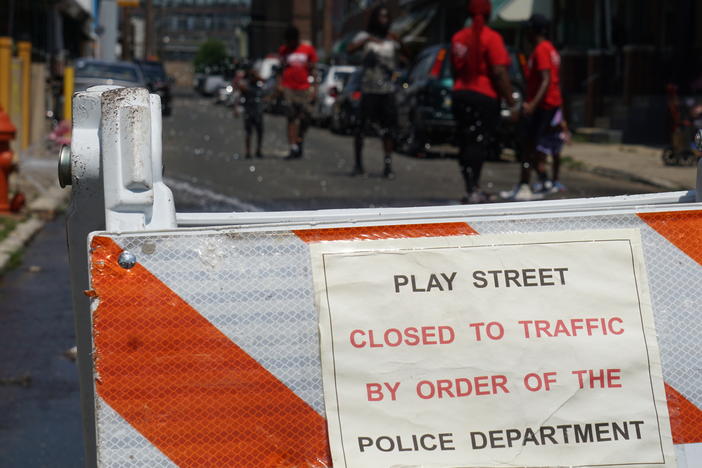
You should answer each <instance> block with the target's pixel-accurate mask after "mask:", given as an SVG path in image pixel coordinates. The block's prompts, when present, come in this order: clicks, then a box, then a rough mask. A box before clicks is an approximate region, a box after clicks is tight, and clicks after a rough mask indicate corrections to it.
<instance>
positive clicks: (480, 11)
mask: <svg viewBox="0 0 702 468" xmlns="http://www.w3.org/2000/svg"><path fill="white" fill-rule="evenodd" d="M490 13H492V3H491V2H490V0H469V1H468V14H469V15H470V16H472V17H475V16H482V17H484V18H488V17H489V16H490ZM488 19H489V18H488Z"/></svg>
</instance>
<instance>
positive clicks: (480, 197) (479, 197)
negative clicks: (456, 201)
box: [461, 190, 491, 205]
mask: <svg viewBox="0 0 702 468" xmlns="http://www.w3.org/2000/svg"><path fill="white" fill-rule="evenodd" d="M489 201H491V200H490V196H488V194H487V193H485V192H483V191H482V190H473V191H472V192H470V193H468V194H466V195H464V196H463V198H462V199H461V203H463V204H464V205H468V204H470V205H473V204H477V203H487V202H489Z"/></svg>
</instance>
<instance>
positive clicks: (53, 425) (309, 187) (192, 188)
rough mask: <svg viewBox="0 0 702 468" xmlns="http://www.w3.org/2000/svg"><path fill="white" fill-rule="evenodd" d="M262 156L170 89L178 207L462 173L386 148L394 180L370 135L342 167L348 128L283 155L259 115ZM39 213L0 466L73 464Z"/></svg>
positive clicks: (312, 137) (6, 373)
mask: <svg viewBox="0 0 702 468" xmlns="http://www.w3.org/2000/svg"><path fill="white" fill-rule="evenodd" d="M265 125H266V137H265V140H264V147H263V152H264V158H263V159H251V160H247V159H244V157H243V124H242V122H241V120H240V119H235V118H234V117H233V115H232V111H231V109H227V108H224V107H221V106H216V105H214V104H213V103H212V101H211V99H204V98H201V97H196V96H195V95H193V94H186V95H183V96H178V99H177V100H176V101H175V107H174V113H173V116H171V117H168V118H166V119H164V133H163V140H164V145H163V147H164V161H165V176H166V178H167V183H168V184H169V185H170V186H171V188H172V189H173V191H174V194H175V196H176V203H177V207H178V209H179V210H181V211H185V210H190V211H192V210H197V211H232V210H235V211H242V210H287V209H322V208H343V207H370V206H375V207H378V206H411V205H445V204H456V203H458V200H460V198H461V196H462V181H461V177H460V174H459V172H458V165H457V163H456V161H455V160H453V159H450V158H445V159H441V158H438V159H416V158H410V157H407V156H401V155H398V156H396V157H395V170H396V173H397V178H396V179H395V180H391V181H388V180H384V179H383V178H381V177H380V173H381V170H382V157H381V151H380V142H379V141H378V140H377V139H371V140H369V141H368V142H367V145H366V148H367V152H366V156H367V157H366V167H367V169H368V171H369V175H368V176H366V177H350V176H349V173H350V171H351V167H352V163H353V152H352V141H351V138H350V137H346V136H338V135H333V134H331V133H329V132H328V131H327V130H324V129H319V128H313V129H311V130H310V132H309V135H308V139H307V142H306V145H305V157H304V158H303V159H302V160H296V161H285V160H283V157H284V156H285V155H286V153H287V148H286V142H285V139H284V135H285V133H284V131H285V122H284V119H283V118H282V117H280V116H269V115H267V116H266V120H265ZM517 171H518V166H517V164H516V163H514V162H509V161H507V162H490V163H488V164H487V165H486V168H485V170H484V176H483V186H484V187H485V188H486V189H488V190H490V191H493V192H496V191H498V190H504V189H508V188H509V187H510V186H511V185H512V184H513V183H514V181H515V178H516V176H517ZM562 179H563V182H564V183H565V184H566V185H567V186H568V187H569V189H570V190H569V191H568V192H565V193H564V194H563V196H569V197H588V196H602V195H615V194H630V193H644V192H650V191H652V189H651V188H649V187H647V186H645V185H640V184H636V183H630V182H624V181H618V180H614V179H608V178H603V177H600V176H596V175H593V174H589V173H585V172H578V171H570V170H567V169H566V170H564V172H563V177H562ZM64 223H65V219H64V218H63V217H60V218H59V219H57V220H55V221H53V222H51V223H49V224H48V225H47V226H46V228H45V229H44V230H43V231H42V232H41V233H40V234H39V235H38V236H37V237H36V238H35V239H34V241H33V242H32V243H31V244H30V245H29V246H28V247H27V249H26V251H25V253H24V259H23V262H22V264H21V265H20V266H19V267H17V268H16V269H15V270H13V271H10V272H8V273H6V274H5V275H4V276H2V277H0V302H1V303H2V307H1V308H0V350H1V351H0V466H2V467H6V466H7V467H16V466H17V467H19V466H21V467H56V468H63V467H66V468H70V467H79V466H82V464H83V442H82V433H81V427H80V414H79V393H78V392H79V389H78V381H77V370H76V367H75V363H74V362H73V361H71V360H70V359H69V358H68V357H67V356H66V355H65V354H64V353H65V351H66V350H68V349H69V348H71V347H72V346H73V345H74V343H75V339H74V332H73V312H72V310H71V298H70V285H69V279H68V278H69V276H68V264H67V255H66V241H65V230H64Z"/></svg>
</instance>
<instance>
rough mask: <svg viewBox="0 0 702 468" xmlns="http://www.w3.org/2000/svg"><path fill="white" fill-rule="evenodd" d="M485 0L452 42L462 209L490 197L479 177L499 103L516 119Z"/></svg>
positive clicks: (475, 2) (503, 54) (476, 3)
mask: <svg viewBox="0 0 702 468" xmlns="http://www.w3.org/2000/svg"><path fill="white" fill-rule="evenodd" d="M491 10H492V5H491V4H490V1H489V0H471V1H470V2H468V13H469V14H470V16H471V17H472V18H473V23H472V25H471V26H470V27H468V28H463V29H461V30H460V31H458V32H457V33H456V34H454V36H453V38H452V39H451V61H452V63H453V73H454V84H453V93H452V102H453V105H452V110H453V115H454V118H455V119H456V128H457V134H458V138H459V140H458V145H459V156H458V158H459V163H460V165H461V173H462V175H463V180H464V182H465V186H466V195H465V197H464V199H463V201H464V202H465V203H483V202H486V201H489V197H488V196H487V195H486V194H485V193H484V192H483V191H482V190H480V186H479V182H480V171H481V169H482V167H483V163H484V162H485V159H486V158H487V155H488V151H489V150H488V148H489V146H490V144H491V142H492V140H493V139H494V138H495V131H496V128H497V125H498V123H499V119H500V101H499V99H498V96H499V97H502V98H503V99H504V100H505V101H506V102H507V104H508V105H509V106H510V108H511V109H512V114H513V115H516V113H517V111H516V109H515V108H514V106H515V102H514V97H513V96H512V84H511V83H510V80H509V75H508V74H507V66H508V65H509V63H510V58H509V54H508V53H507V49H506V48H505V44H504V41H503V40H502V36H500V34H499V33H497V32H496V31H494V30H492V29H490V28H489V27H488V26H487V25H486V24H485V23H486V20H488V19H489V18H490V12H491Z"/></svg>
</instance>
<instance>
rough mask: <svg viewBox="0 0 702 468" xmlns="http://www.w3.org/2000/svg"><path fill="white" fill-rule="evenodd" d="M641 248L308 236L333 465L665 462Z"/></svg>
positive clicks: (579, 239)
mask: <svg viewBox="0 0 702 468" xmlns="http://www.w3.org/2000/svg"><path fill="white" fill-rule="evenodd" d="M640 242H641V241H640V238H639V233H638V231H635V230H612V231H581V232H578V233H540V234H528V235H524V234H519V235H500V236H461V237H442V238H425V239H399V240H376V241H349V242H332V243H321V244H316V245H313V246H312V247H311V248H312V259H313V262H312V263H313V268H314V278H315V288H316V292H317V303H318V307H319V312H320V330H321V348H322V349H321V351H322V365H323V373H324V387H325V388H324V392H325V403H326V412H327V421H328V426H329V437H330V444H331V450H332V457H333V462H334V467H335V468H340V467H349V468H376V467H378V468H380V467H411V466H422V467H430V466H431V467H515V466H524V467H544V466H627V467H649V466H650V467H653V466H656V467H661V466H663V467H674V466H676V464H675V459H674V455H673V453H674V452H673V450H672V442H671V436H670V427H669V422H668V414H667V407H666V404H665V393H664V387H663V379H662V376H661V369H660V359H659V353H658V346H657V342H656V335H655V330H654V323H653V316H652V312H651V305H650V299H649V293H648V287H647V282H646V278H645V269H644V267H643V260H642V259H643V256H642V251H641V246H640Z"/></svg>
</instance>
